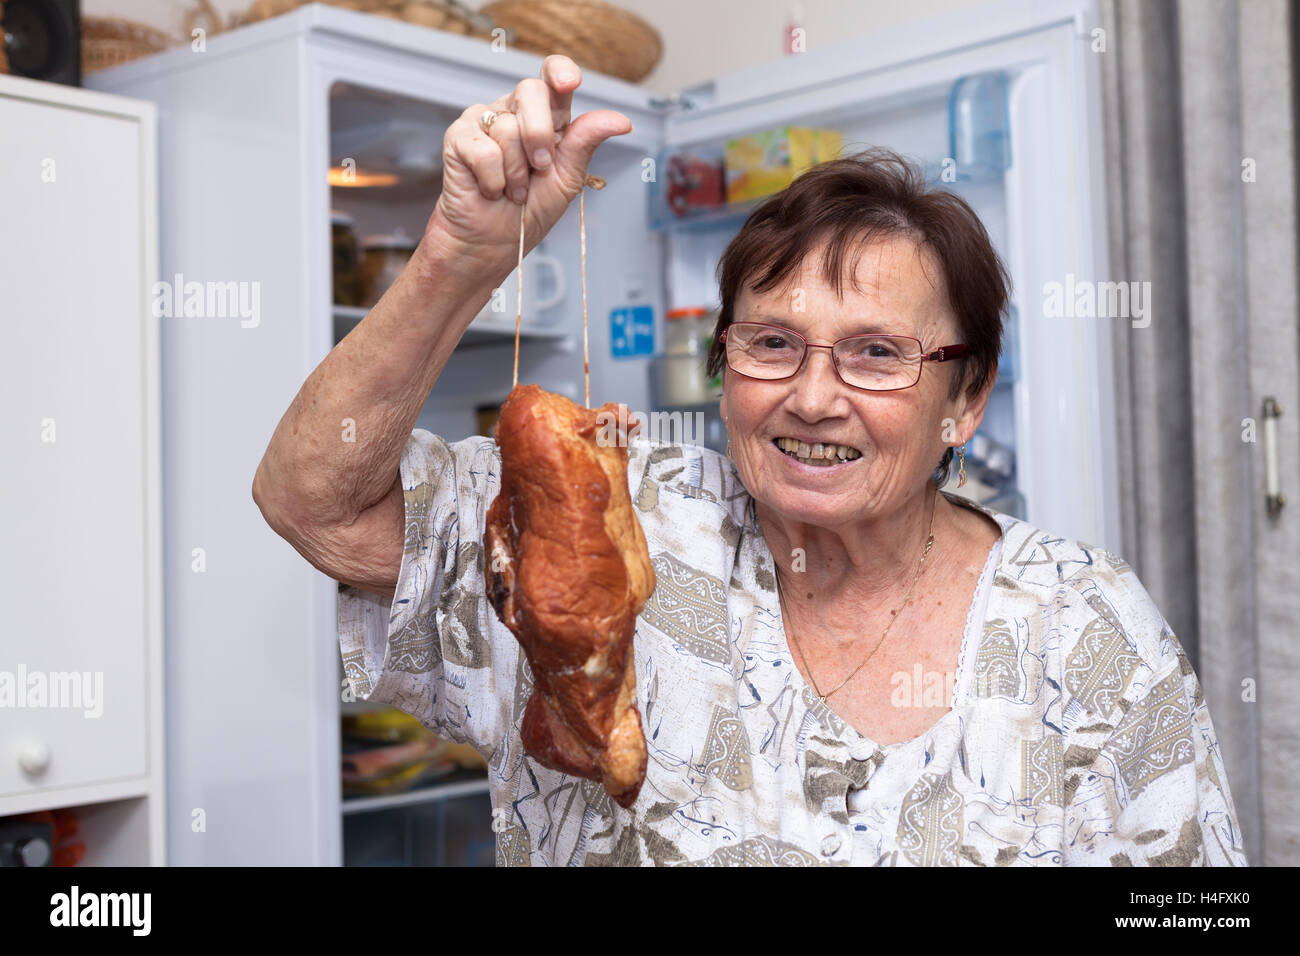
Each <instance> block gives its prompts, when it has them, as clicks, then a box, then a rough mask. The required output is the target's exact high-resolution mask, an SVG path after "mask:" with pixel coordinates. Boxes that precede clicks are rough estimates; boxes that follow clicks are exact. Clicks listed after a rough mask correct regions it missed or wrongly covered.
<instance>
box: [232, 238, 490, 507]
mask: <svg viewBox="0 0 1300 956" xmlns="http://www.w3.org/2000/svg"><path fill="white" fill-rule="evenodd" d="M438 236H439V233H438V232H437V231H436V230H435V229H431V230H430V232H428V233H426V235H425V238H424V239H423V240H422V241H421V243H420V246H419V248H418V249H417V250H416V252H415V254H414V256H412V259H411V261H410V263H408V265H407V267H406V268H405V269H404V270H403V271H402V273H401V275H400V276H399V277H398V279H397V280H396V281H395V282H394V283H393V285H392V287H391V288H390V289H389V290H388V291H387V292H386V293H385V294H384V296H383V298H382V299H380V301H379V302H378V303H377V304H376V305H375V306H374V308H372V309H371V310H370V312H369V313H368V314H367V315H366V317H365V318H364V319H362V320H361V322H360V323H359V324H358V325H357V327H356V328H355V329H354V330H353V331H352V332H351V333H350V334H349V335H348V336H347V337H346V338H345V339H344V340H343V341H342V342H340V343H339V344H338V345H336V346H335V347H334V349H333V350H332V351H331V352H330V353H329V354H328V355H327V356H325V359H324V360H323V361H322V362H321V363H320V365H319V366H317V368H316V370H315V371H313V372H312V373H311V375H310V376H309V377H308V378H307V380H306V382H305V383H303V386H302V388H301V389H300V390H299V391H298V394H297V396H296V397H295V398H294V400H293V403H292V404H291V405H290V406H289V409H288V411H286V412H285V413H284V416H283V417H282V418H281V419H280V422H279V424H278V425H277V426H276V429H275V433H274V434H273V435H272V437H271V441H270V444H269V445H268V446H267V449H266V453H265V454H264V455H263V457H262V461H261V463H260V464H259V466H258V469H257V474H256V476H255V478H254V481H253V498H254V500H255V501H256V502H257V504H258V506H259V507H260V508H261V509H262V511H263V513H264V514H265V515H266V517H267V519H268V521H271V523H272V525H273V526H276V525H279V526H284V527H313V528H328V527H331V526H334V525H341V524H342V525H345V524H349V523H351V522H352V521H354V520H355V519H356V518H357V516H358V515H360V514H361V513H362V512H363V511H365V510H366V509H367V508H370V507H371V506H373V505H375V504H376V503H377V502H379V501H380V500H381V499H382V498H383V497H384V496H385V494H386V493H387V492H388V491H389V490H390V489H391V488H392V487H393V482H394V480H395V478H396V475H397V473H398V467H399V465H400V462H401V456H402V449H403V448H404V446H405V444H406V440H407V438H408V437H409V436H410V433H411V429H412V428H413V427H414V425H415V421H416V419H417V418H418V417H419V414H420V409H421V408H422V407H423V406H424V403H425V400H426V399H427V398H428V395H429V391H430V390H431V389H432V388H433V386H434V383H435V382H437V380H438V376H439V375H440V374H441V373H442V370H443V368H444V367H446V364H447V360H448V359H449V358H450V357H451V354H452V351H453V350H454V349H455V348H456V345H457V344H458V343H459V342H460V339H461V336H462V335H463V334H464V332H465V329H466V328H467V327H468V326H469V324H470V322H472V321H473V319H474V317H475V316H476V315H477V314H478V312H479V310H480V309H481V308H482V307H483V305H484V304H485V303H486V302H487V301H488V299H489V298H490V297H491V294H492V290H493V289H494V288H495V287H496V286H497V285H499V284H500V283H501V282H502V281H504V280H505V278H506V276H507V275H509V272H510V269H511V268H512V267H513V266H514V264H515V263H514V262H508V261H503V260H502V259H501V254H500V253H499V252H496V251H492V252H490V253H489V252H486V251H485V252H481V253H476V252H475V251H474V250H466V249H463V248H460V247H459V246H453V245H452V244H450V243H448V242H446V241H440V240H439V239H438Z"/></svg>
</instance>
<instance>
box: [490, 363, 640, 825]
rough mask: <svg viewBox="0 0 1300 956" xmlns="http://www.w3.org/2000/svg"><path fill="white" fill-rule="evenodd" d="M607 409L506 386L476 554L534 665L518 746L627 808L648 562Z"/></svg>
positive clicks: (635, 774)
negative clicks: (496, 463)
mask: <svg viewBox="0 0 1300 956" xmlns="http://www.w3.org/2000/svg"><path fill="white" fill-rule="evenodd" d="M618 408H619V406H618V405H616V404H614V403H608V404H606V405H604V406H603V407H601V408H599V409H591V408H582V407H580V406H579V405H576V404H574V403H573V402H571V401H569V400H568V399H567V398H565V397H564V396H562V395H555V394H553V393H551V392H547V391H544V390H543V389H541V388H539V387H538V386H536V385H517V386H515V388H514V389H513V390H512V391H511V392H510V395H509V397H508V398H507V399H506V401H505V403H504V404H503V405H502V406H501V416H500V418H499V419H498V420H497V425H496V441H497V445H498V446H499V447H500V449H501V490H500V492H499V493H498V494H497V497H496V500H494V501H493V502H492V506H491V507H490V508H489V510H488V516H487V531H486V532H485V534H484V537H483V560H484V565H485V568H484V577H485V578H486V581H487V596H488V599H489V600H490V601H491V602H492V606H493V608H494V609H495V610H496V613H497V617H499V618H500V619H501V622H502V623H503V624H505V625H506V627H508V628H509V629H510V631H511V633H513V634H514V635H515V637H516V638H517V639H518V641H519V643H520V645H521V646H522V648H523V651H524V653H525V655H526V656H527V658H528V664H529V667H530V668H531V670H532V673H533V691H532V696H531V697H530V698H529V699H528V706H527V707H526V708H525V710H524V720H523V726H522V728H521V732H522V737H523V744H524V750H525V751H526V752H527V753H528V754H529V755H530V756H532V757H533V758H534V759H535V760H537V761H538V762H540V763H541V764H542V765H543V766H546V767H549V768H551V769H552V770H558V771H560V772H561V773H568V774H573V775H575V776H579V777H585V778H587V779H589V780H598V781H600V782H601V783H603V784H604V787H605V792H606V793H608V794H609V796H610V797H611V799H613V800H614V802H616V803H617V804H618V805H619V806H621V807H623V808H624V809H627V808H628V807H630V806H632V804H633V803H634V802H635V801H636V797H637V793H638V792H639V791H640V789H641V783H642V781H643V780H644V779H645V768H646V744H645V735H644V733H643V732H642V729H641V714H640V712H639V711H638V710H637V706H636V671H635V668H634V666H633V664H634V660H633V658H634V655H633V653H632V635H633V633H634V631H635V629H636V618H637V615H638V614H640V613H641V608H642V607H643V606H644V605H645V602H646V600H647V599H648V598H649V597H650V594H651V593H652V592H653V591H654V588H655V573H654V568H653V566H652V565H651V564H650V553H649V550H648V548H647V547H646V541H645V535H644V534H643V533H642V530H641V524H640V522H639V521H638V520H637V516H636V512H635V511H634V510H633V508H632V500H631V496H630V495H629V493H628V487H627V445H626V438H627V437H630V435H631V434H634V433H635V431H636V425H635V424H633V425H632V426H631V428H628V429H627V430H626V431H624V432H621V433H620V432H619V431H618V430H617V427H616V426H617V425H618V423H626V422H627V417H626V415H623V416H620V415H619V412H618ZM602 413H604V414H602Z"/></svg>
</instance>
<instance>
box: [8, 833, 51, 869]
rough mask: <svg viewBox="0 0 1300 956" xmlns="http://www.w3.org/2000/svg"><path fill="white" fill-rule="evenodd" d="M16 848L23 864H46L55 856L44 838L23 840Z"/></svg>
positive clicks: (20, 862)
mask: <svg viewBox="0 0 1300 956" xmlns="http://www.w3.org/2000/svg"><path fill="white" fill-rule="evenodd" d="M14 850H15V855H16V856H17V858H18V860H19V865H21V866H45V865H46V864H47V863H49V862H50V857H51V856H53V854H52V853H51V852H50V845H49V844H48V843H46V842H45V841H44V840H37V839H32V840H23V841H22V842H21V843H19V844H18V845H17V846H16V847H14Z"/></svg>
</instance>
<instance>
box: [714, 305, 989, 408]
mask: <svg viewBox="0 0 1300 956" xmlns="http://www.w3.org/2000/svg"><path fill="white" fill-rule="evenodd" d="M719 338H720V339H721V340H722V342H723V344H724V345H725V346H726V355H727V365H728V366H729V367H730V368H731V370H732V371H733V372H739V373H740V374H741V375H744V376H745V377H746V378H757V379H763V380H765V381H774V380H776V379H782V378H790V377H791V376H792V375H797V374H798V372H799V370H800V369H801V368H803V363H804V359H806V358H807V356H808V350H809V349H810V348H811V349H830V350H831V359H832V362H831V364H832V365H834V366H835V373H836V374H837V375H838V376H839V377H840V381H842V382H843V383H844V384H845V385H850V386H852V387H853V388H862V389H866V390H868V391H872V392H892V391H895V390H897V389H900V388H911V387H912V386H913V385H915V384H916V383H917V382H919V381H920V380H921V366H922V365H923V364H924V363H926V362H947V361H950V360H952V359H955V358H961V357H962V356H964V355H966V354H967V353H968V352H969V351H970V346H969V345H945V346H944V347H943V348H940V349H935V350H934V351H933V352H930V353H929V354H928V355H927V354H924V353H923V351H922V347H921V340H920V339H914V338H912V337H911V336H910V335H877V334H875V333H869V334H866V335H850V336H848V337H847V338H843V339H839V340H837V341H836V342H834V343H832V344H830V345H813V344H811V343H809V342H808V340H807V339H805V338H804V337H803V336H802V335H800V334H799V333H798V332H796V331H794V330H793V329H787V328H783V327H782V326H779V325H766V324H764V323H761V322H733V323H731V325H729V326H727V327H726V328H725V329H723V330H722V335H721V336H719Z"/></svg>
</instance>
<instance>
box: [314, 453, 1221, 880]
mask: <svg viewBox="0 0 1300 956" xmlns="http://www.w3.org/2000/svg"><path fill="white" fill-rule="evenodd" d="M628 451H629V464H628V481H629V487H630V490H631V493H632V498H633V502H634V503H635V506H636V508H637V512H638V517H639V519H640V521H641V526H642V528H643V529H644V531H645V537H646V541H647V544H648V545H649V550H650V557H651V560H652V562H653V564H654V568H655V574H656V577H657V582H658V583H657V587H656V589H655V592H654V594H653V595H652V596H651V597H650V600H649V601H648V602H647V604H646V606H645V608H644V609H643V610H642V612H641V614H640V616H639V618H638V619H637V629H636V635H635V638H634V647H635V662H636V690H637V705H638V707H639V708H640V711H641V718H642V724H643V726H644V728H645V734H646V743H647V745H648V749H649V760H648V765H647V768H646V779H645V783H644V784H643V786H642V787H641V791H640V794H639V796H638V798H637V801H636V803H635V804H634V805H633V806H632V808H631V809H630V810H623V809H622V808H620V807H618V806H617V805H616V804H614V803H613V801H611V800H610V799H609V797H608V796H607V795H606V794H605V791H604V788H603V787H602V786H601V785H600V784H599V783H597V782H594V781H590V780H584V779H580V778H577V777H572V776H568V775H565V774H562V773H558V772H556V771H553V770H548V769H547V768H545V767H543V766H541V765H540V764H538V763H537V762H536V761H535V760H533V759H532V758H530V757H529V756H528V755H527V754H525V753H524V750H523V747H522V745H521V743H520V724H521V721H522V719H523V713H524V705H525V704H526V703H527V701H528V696H529V692H530V690H531V687H532V675H531V674H530V672H529V668H528V664H527V661H526V659H525V657H524V655H523V654H522V652H521V650H520V647H519V644H518V642H517V641H516V640H515V637H514V635H512V634H511V633H510V631H508V630H507V629H506V627H505V626H504V625H503V624H501V622H500V621H499V620H498V619H497V617H496V615H495V614H494V613H493V610H492V608H491V606H490V605H489V603H488V601H487V599H486V596H485V588H484V580H483V554H482V540H483V530H484V522H485V518H486V513H487V509H488V506H489V505H490V504H491V503H492V500H493V499H494V498H495V497H496V494H497V490H498V488H499V487H500V479H499V473H500V464H501V459H500V453H499V451H498V450H497V447H496V444H495V442H493V441H492V440H491V439H489V438H484V437H481V436H475V437H471V438H467V439H465V440H463V441H459V442H454V443H449V442H447V441H445V440H444V439H442V438H439V437H437V436H435V435H433V434H431V433H429V432H428V431H425V430H423V429H415V430H414V431H413V432H412V434H411V437H410V439H409V440H408V442H407V444H406V447H405V450H404V452H403V455H402V461H401V479H402V487H403V489H404V492H405V501H406V544H405V553H404V555H403V558H402V565H401V572H400V575H399V578H398V583H397V592H396V596H395V598H394V600H393V601H392V602H391V605H390V602H389V601H388V600H386V599H383V598H380V597H378V596H376V595H373V594H370V593H369V592H366V591H362V590H359V589H355V588H352V587H347V586H342V585H341V586H340V590H339V600H338V625H339V643H340V647H341V650H342V655H343V664H344V667H345V672H346V674H347V676H348V678H349V680H350V681H351V683H352V686H353V688H354V690H355V692H356V694H357V696H358V698H359V699H363V700H370V701H376V702H382V703H387V704H391V705H393V706H395V707H398V708H400V709H402V710H404V711H406V712H407V713H410V714H412V715H414V716H415V717H417V718H419V719H420V720H421V721H422V722H423V723H424V724H425V725H427V726H428V727H430V728H431V729H432V730H433V731H435V732H436V733H438V734H439V735H441V736H443V737H445V738H448V739H451V740H455V741H459V742H462V743H468V744H470V745H472V746H473V747H474V748H475V749H477V750H478V751H479V752H480V753H481V754H483V756H484V758H485V759H486V760H487V761H488V765H489V780H490V791H491V799H492V806H493V829H494V830H496V831H497V843H496V859H497V864H498V865H504V866H529V865H548V866H549V865H568V866H611V865H616V866H627V865H642V866H649V865H661V866H674V865H692V866H735V865H754V864H758V865H766V864H782V865H797V866H811V865H832V866H846V865H853V866H933V865H940V866H1031V865H1070V866H1077V865H1102V866H1105V865H1111V866H1184V865H1232V866H1245V865H1246V857H1245V854H1244V852H1243V849H1242V835H1241V831H1240V829H1239V827H1238V824H1237V817H1236V812H1235V810H1234V808H1233V804H1232V798H1231V795H1230V793H1229V789H1228V780H1227V777H1226V775H1225V773H1224V765H1223V760H1222V759H1221V757H1220V754H1219V745H1218V741H1217V739H1216V737H1215V733H1214V727H1213V725H1212V724H1211V722H1210V713H1209V710H1208V708H1207V707H1206V703H1205V699H1204V697H1203V696H1202V693H1201V687H1200V683H1199V681H1198V680H1197V677H1196V674H1195V673H1194V672H1193V670H1192V667H1191V664H1190V663H1189V662H1188V659H1187V657H1186V656H1185V654H1184V653H1183V649H1182V647H1181V646H1180V644H1179V642H1178V639H1177V638H1176V637H1175V636H1174V634H1173V632H1172V631H1171V630H1170V629H1169V626H1168V624H1167V623H1166V622H1165V620H1164V618H1163V617H1162V616H1161V614H1160V612H1159V611H1158V610H1157V608H1156V606H1155V604H1154V602H1153V601H1152V599H1151V597H1150V596H1149V595H1148V594H1147V592H1146V590H1145V589H1144V588H1143V586H1142V585H1141V584H1140V583H1139V581H1138V580H1137V578H1136V577H1135V575H1134V574H1133V572H1132V570H1131V568H1130V567H1129V566H1128V565H1127V564H1126V563H1125V562H1124V561H1122V560H1121V559H1119V558H1117V557H1116V556H1114V555H1112V554H1110V553H1108V552H1106V551H1103V550H1101V549H1099V548H1094V547H1092V546H1090V545H1087V544H1083V543H1080V542H1077V541H1070V540H1066V539H1063V538H1060V537H1057V536H1055V535H1052V534H1048V533H1046V532H1043V531H1040V530H1039V529H1037V528H1035V527H1032V526H1031V525H1029V524H1027V523H1025V522H1023V521H1020V520H1018V519H1016V518H1014V517H1011V516H1010V515H1006V514H1001V513H998V512H993V511H989V510H987V509H985V508H982V507H979V506H977V505H974V504H971V503H969V502H967V501H966V500H965V499H963V498H959V497H956V496H951V495H949V496H948V499H949V501H952V502H953V503H955V504H962V505H966V506H967V507H972V508H976V509H977V510H979V511H981V512H983V513H984V514H987V515H989V516H991V517H992V518H993V519H994V520H996V521H997V523H998V525H999V526H1000V527H1001V528H1002V536H1001V538H1000V539H999V541H998V543H997V544H995V545H994V546H993V548H992V550H991V551H990V554H989V558H988V562H987V565H986V567H985V569H984V574H983V576H982V578H981V580H980V583H979V586H978V587H977V589H976V595H975V600H974V603H973V604H972V607H971V610H970V614H969V617H968V620H967V626H966V630H965V636H964V639H963V643H962V647H961V653H960V659H959V663H958V668H957V674H956V682H955V684H954V685H952V686H951V688H950V689H948V688H945V689H946V690H948V692H949V695H950V696H948V698H947V699H948V700H949V702H950V705H951V710H949V711H948V712H947V713H945V714H944V715H943V716H942V717H941V718H940V719H939V720H938V722H937V723H936V724H935V725H934V726H932V727H931V729H930V730H928V731H926V732H925V733H923V734H921V735H920V736H918V737H916V738H914V739H912V740H909V741H904V742H900V743H893V744H888V745H883V746H882V745H878V744H876V743H874V742H872V741H871V740H868V739H867V738H866V737H863V736H862V735H861V734H860V733H858V732H857V731H856V730H855V729H854V728H853V727H852V726H850V725H849V724H848V723H847V722H846V721H844V720H843V719H842V718H841V717H840V716H839V715H838V714H836V713H835V711H834V709H833V708H832V707H831V706H829V705H827V704H823V703H821V702H820V701H819V700H818V699H817V697H816V696H815V695H814V694H813V692H812V690H811V689H810V688H809V687H808V685H807V684H806V683H805V681H804V680H803V678H802V676H801V675H800V673H799V671H798V670H797V669H796V668H795V666H794V662H793V660H792V658H791V656H790V650H789V647H788V646H787V644H786V639H785V632H784V629H783V626H782V617H781V611H780V606H779V604H778V599H777V593H776V581H775V578H774V576H773V575H774V565H773V560H772V555H771V552H770V551H769V550H768V546H767V543H766V541H765V540H764V538H763V535H762V533H761V531H760V529H759V526H758V521H757V515H756V512H755V509H754V503H753V499H752V498H751V497H750V496H749V494H748V493H747V492H746V490H745V488H744V487H743V485H742V484H741V483H740V480H739V477H738V475H737V473H736V471H735V469H734V467H733V465H732V464H731V462H730V461H729V460H728V459H726V458H725V457H723V456H721V455H719V454H717V453H716V452H714V451H711V450H709V449H706V448H702V447H698V446H693V445H670V444H665V443H660V442H651V441H648V440H646V439H643V438H641V437H640V436H637V437H635V438H634V439H633V440H632V442H631V444H630V447H629V449H628ZM945 494H946V493H945ZM904 676H906V675H904ZM917 676H918V677H919V675H917ZM922 690H924V693H925V694H926V695H927V696H928V695H930V694H931V693H932V692H937V690H936V689H935V688H931V687H928V686H927V687H926V688H924V689H922V688H921V687H919V686H918V687H913V688H910V692H911V693H913V694H914V695H919V694H920V693H922ZM902 692H904V693H907V692H909V691H908V690H907V689H904V690H903V691H902ZM943 699H944V698H943V697H940V698H939V700H943ZM931 702H932V701H931V700H929V699H927V701H926V703H927V704H930V703H931Z"/></svg>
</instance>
